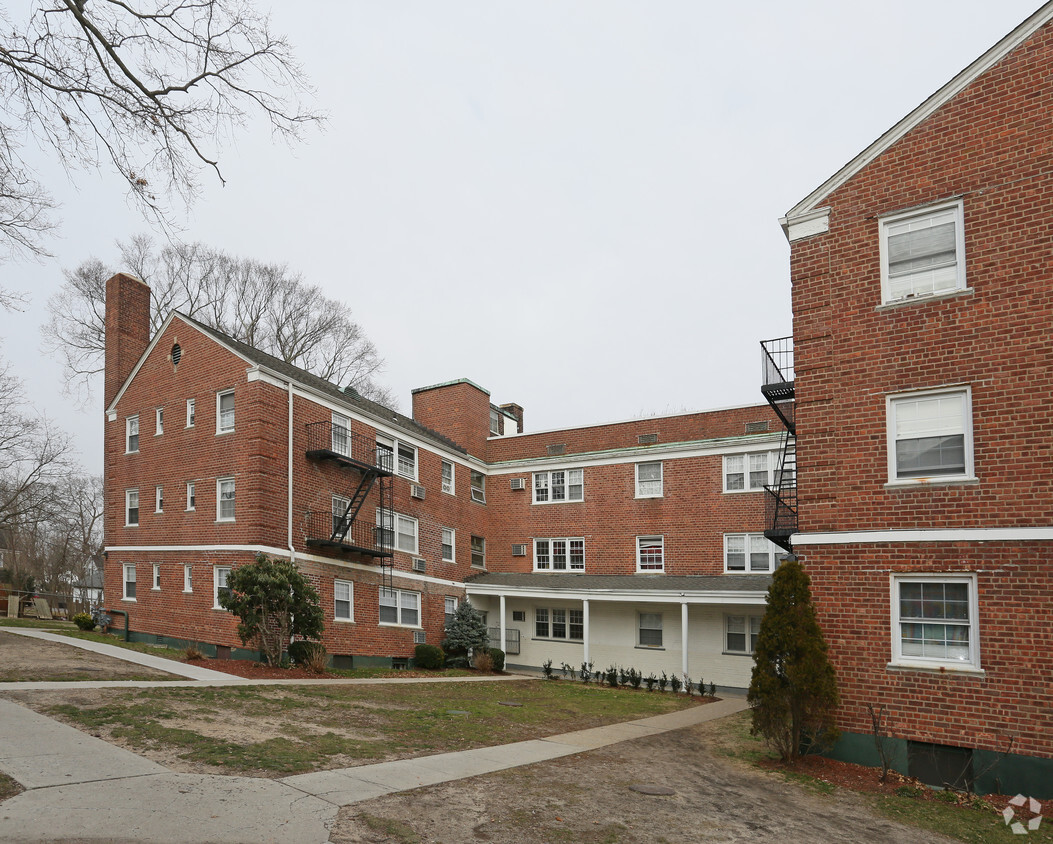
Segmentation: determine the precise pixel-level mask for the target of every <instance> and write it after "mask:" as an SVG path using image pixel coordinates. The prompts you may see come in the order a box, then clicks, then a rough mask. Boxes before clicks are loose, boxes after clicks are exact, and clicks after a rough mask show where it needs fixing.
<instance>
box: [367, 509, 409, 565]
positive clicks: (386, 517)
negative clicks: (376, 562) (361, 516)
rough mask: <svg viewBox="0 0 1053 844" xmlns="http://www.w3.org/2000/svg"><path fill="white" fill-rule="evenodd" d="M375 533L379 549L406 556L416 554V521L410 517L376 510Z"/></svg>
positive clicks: (389, 511)
mask: <svg viewBox="0 0 1053 844" xmlns="http://www.w3.org/2000/svg"><path fill="white" fill-rule="evenodd" d="M377 533H378V539H379V542H378V544H379V545H380V546H381V547H384V548H394V549H395V550H396V551H405V552H406V553H407V554H416V553H418V552H417V520H416V519H414V518H412V517H410V516H404V515H402V514H401V513H395V512H392V511H391V510H381V509H380V508H377Z"/></svg>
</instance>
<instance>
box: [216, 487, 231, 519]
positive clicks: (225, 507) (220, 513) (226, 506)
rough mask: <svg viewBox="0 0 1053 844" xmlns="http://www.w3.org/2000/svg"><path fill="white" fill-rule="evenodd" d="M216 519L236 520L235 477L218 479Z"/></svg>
mask: <svg viewBox="0 0 1053 844" xmlns="http://www.w3.org/2000/svg"><path fill="white" fill-rule="evenodd" d="M216 521H217V522H232V521H234V479H233V478H218V479H217V480H216Z"/></svg>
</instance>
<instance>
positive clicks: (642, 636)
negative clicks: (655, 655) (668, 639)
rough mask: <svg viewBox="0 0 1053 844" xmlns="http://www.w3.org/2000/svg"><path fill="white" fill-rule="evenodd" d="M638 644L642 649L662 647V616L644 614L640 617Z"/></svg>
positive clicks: (649, 613) (659, 614) (650, 613)
mask: <svg viewBox="0 0 1053 844" xmlns="http://www.w3.org/2000/svg"><path fill="white" fill-rule="evenodd" d="M638 619H639V625H638V628H637V644H638V645H639V646H640V647H641V648H660V647H662V614H661V613H660V612H642V613H639V615H638Z"/></svg>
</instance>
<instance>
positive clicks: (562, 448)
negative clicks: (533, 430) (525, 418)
mask: <svg viewBox="0 0 1053 844" xmlns="http://www.w3.org/2000/svg"><path fill="white" fill-rule="evenodd" d="M566 450H567V444H566V443H559V444H557V445H550V446H549V447H548V456H549V457H555V456H556V455H557V454H563V453H565V452H566Z"/></svg>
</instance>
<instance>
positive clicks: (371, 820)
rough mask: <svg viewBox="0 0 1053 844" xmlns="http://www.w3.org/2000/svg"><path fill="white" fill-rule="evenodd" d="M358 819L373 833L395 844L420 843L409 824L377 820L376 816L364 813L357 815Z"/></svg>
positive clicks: (387, 819) (391, 819)
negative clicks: (385, 837)
mask: <svg viewBox="0 0 1053 844" xmlns="http://www.w3.org/2000/svg"><path fill="white" fill-rule="evenodd" d="M358 819H359V820H360V821H362V823H364V824H365V825H366V826H368V827H369V828H370V829H371V830H373V832H380V833H383V834H384V835H386V836H387V839H386V840H390V841H393V842H396V844H419V842H420V836H419V835H417V833H415V832H414V831H413V828H412V827H411V826H410V825H409V824H406V823H403V822H402V821H397V820H394V819H393V818H378V817H377V816H376V815H370V814H367V813H366V812H361V813H360V814H359V815H358Z"/></svg>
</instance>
